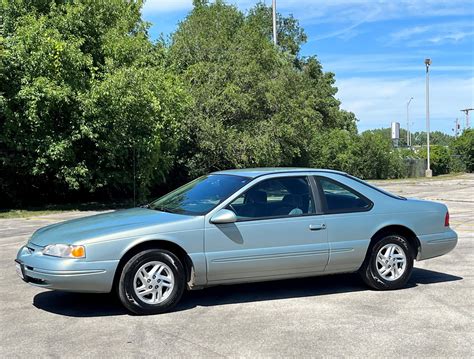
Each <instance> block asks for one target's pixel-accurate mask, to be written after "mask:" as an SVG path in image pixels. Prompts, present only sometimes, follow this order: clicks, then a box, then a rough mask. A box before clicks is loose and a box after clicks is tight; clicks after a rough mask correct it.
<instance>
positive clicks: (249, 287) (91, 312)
mask: <svg viewBox="0 0 474 359" xmlns="http://www.w3.org/2000/svg"><path fill="white" fill-rule="evenodd" d="M462 279H463V278H462V277H458V276H454V275H450V274H446V273H441V272H435V271H431V270H427V269H421V268H414V269H413V274H412V276H411V278H410V281H409V282H408V284H407V288H413V287H416V286H418V285H420V284H423V285H425V284H433V283H442V282H452V281H458V280H462ZM366 290H369V289H368V288H367V287H366V286H365V284H364V283H363V282H362V280H361V279H360V278H359V276H358V275H357V274H337V275H328V276H321V277H311V278H301V279H290V280H279V281H272V282H263V283H248V284H236V285H229V286H216V287H211V288H207V289H205V290H198V291H191V292H187V293H185V295H184V296H183V298H182V299H181V302H180V303H179V304H178V305H177V306H176V308H175V309H174V311H175V312H176V311H182V310H189V309H192V308H195V307H199V306H204V307H209V306H216V305H224V304H236V303H248V302H257V301H268V300H275V299H287V298H301V297H312V296H320V295H326V294H337V293H347V292H360V291H366ZM33 305H34V306H35V307H36V308H38V309H41V310H45V311H47V312H50V313H54V314H58V315H64V316H70V317H101V316H116V315H124V314H128V312H127V311H126V310H125V309H124V308H123V307H122V305H121V304H120V302H119V300H118V298H117V296H116V295H115V294H114V293H110V294H84V293H66V292H55V291H47V292H41V293H39V294H37V295H36V296H35V297H34V299H33Z"/></svg>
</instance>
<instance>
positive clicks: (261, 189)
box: [227, 177, 315, 220]
mask: <svg viewBox="0 0 474 359" xmlns="http://www.w3.org/2000/svg"><path fill="white" fill-rule="evenodd" d="M227 208H228V209H230V210H232V211H234V212H235V214H236V215H237V218H238V219H239V220H251V219H258V218H272V217H286V216H288V217H293V216H301V215H305V214H313V213H314V212H315V211H314V201H313V197H312V194H311V187H310V184H309V181H308V179H307V178H306V177H280V178H271V179H268V180H265V181H262V182H259V183H257V184H256V185H255V186H253V187H252V188H250V189H249V190H248V191H246V192H245V193H244V194H242V195H241V196H239V197H238V198H236V199H235V200H234V201H233V202H232V203H231V204H230V205H229V206H228V207H227Z"/></svg>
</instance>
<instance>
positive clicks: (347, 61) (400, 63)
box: [321, 50, 474, 76]
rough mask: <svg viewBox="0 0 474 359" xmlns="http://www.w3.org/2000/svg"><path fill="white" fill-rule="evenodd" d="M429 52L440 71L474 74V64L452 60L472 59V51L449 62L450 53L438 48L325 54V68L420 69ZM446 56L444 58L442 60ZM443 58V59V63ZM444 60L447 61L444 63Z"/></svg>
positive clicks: (453, 55)
mask: <svg viewBox="0 0 474 359" xmlns="http://www.w3.org/2000/svg"><path fill="white" fill-rule="evenodd" d="M425 55H429V56H430V57H431V58H432V59H433V61H434V66H436V68H435V69H434V71H436V72H439V73H441V72H467V73H468V75H469V73H470V76H474V67H473V66H470V65H455V64H452V60H453V59H456V58H458V59H459V58H463V57H464V58H469V57H471V58H472V56H473V55H472V52H466V53H460V52H456V53H451V54H449V61H448V60H447V55H446V54H444V53H439V52H438V51H433V50H432V51H430V52H429V54H425V53H424V52H420V51H413V52H410V53H409V54H405V53H382V54H381V53H365V54H362V55H347V54H332V55H324V56H322V57H321V62H322V64H323V67H324V70H325V71H331V72H335V73H336V74H337V73H341V72H344V73H352V74H354V73H385V74H387V73H394V72H404V73H406V72H419V73H423V72H424V69H425V65H424V59H425ZM439 57H443V60H438V58H439ZM442 61H443V62H442ZM443 63H444V64H443Z"/></svg>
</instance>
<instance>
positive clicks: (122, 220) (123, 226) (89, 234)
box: [29, 208, 196, 246]
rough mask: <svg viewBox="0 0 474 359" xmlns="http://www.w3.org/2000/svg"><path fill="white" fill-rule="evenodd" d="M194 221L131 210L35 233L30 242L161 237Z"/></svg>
mask: <svg viewBox="0 0 474 359" xmlns="http://www.w3.org/2000/svg"><path fill="white" fill-rule="evenodd" d="M194 218H195V217H192V216H185V215H181V214H173V213H167V212H160V211H155V210H151V209H147V208H131V209H126V210H119V211H113V212H107V213H102V214H97V215H94V216H89V217H83V218H78V219H73V220H69V221H65V222H61V223H56V224H52V225H49V226H46V227H43V228H40V229H39V230H37V231H36V232H35V233H34V234H33V236H32V237H31V239H30V241H29V242H31V243H32V244H35V245H38V246H46V245H48V244H55V243H65V244H72V243H77V242H83V241H89V240H93V239H96V240H110V239H118V238H124V237H135V236H139V235H143V234H148V233H150V232H153V233H164V232H169V231H173V230H178V229H179V228H180V227H181V226H182V225H184V223H188V225H189V222H193V223H196V221H193V219H194ZM185 227H187V226H185Z"/></svg>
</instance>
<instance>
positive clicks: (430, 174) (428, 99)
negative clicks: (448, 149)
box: [425, 59, 433, 177]
mask: <svg viewBox="0 0 474 359" xmlns="http://www.w3.org/2000/svg"><path fill="white" fill-rule="evenodd" d="M425 65H426V162H427V168H426V172H425V176H426V177H432V176H433V171H431V168H430V65H431V59H425Z"/></svg>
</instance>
